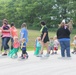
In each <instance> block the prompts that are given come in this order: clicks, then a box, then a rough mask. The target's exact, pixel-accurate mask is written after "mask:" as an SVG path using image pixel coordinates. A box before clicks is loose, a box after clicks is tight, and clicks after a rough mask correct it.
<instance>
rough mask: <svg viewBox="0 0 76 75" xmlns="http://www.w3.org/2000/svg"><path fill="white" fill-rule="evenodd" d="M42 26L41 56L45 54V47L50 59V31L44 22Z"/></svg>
mask: <svg viewBox="0 0 76 75" xmlns="http://www.w3.org/2000/svg"><path fill="white" fill-rule="evenodd" d="M41 26H42V28H41V30H40V32H41V43H42V48H41V52H40V54H41V56H42V54H43V49H44V46H45V47H46V49H47V54H46V57H48V56H49V50H48V41H49V37H48V29H47V27H46V24H45V22H44V21H42V22H41Z"/></svg>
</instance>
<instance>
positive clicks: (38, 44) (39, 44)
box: [34, 37, 41, 56]
mask: <svg viewBox="0 0 76 75" xmlns="http://www.w3.org/2000/svg"><path fill="white" fill-rule="evenodd" d="M35 46H36V50H35V52H34V55H36V56H38V55H39V53H40V50H41V37H37V39H36V45H35Z"/></svg>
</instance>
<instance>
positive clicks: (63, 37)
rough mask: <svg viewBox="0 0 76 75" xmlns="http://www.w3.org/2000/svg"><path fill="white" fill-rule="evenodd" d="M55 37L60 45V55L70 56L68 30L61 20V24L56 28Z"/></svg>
mask: <svg viewBox="0 0 76 75" xmlns="http://www.w3.org/2000/svg"><path fill="white" fill-rule="evenodd" d="M57 38H58V40H59V42H60V46H61V56H62V57H65V54H66V56H67V57H70V31H69V30H68V28H67V27H66V28H65V23H64V22H61V25H60V27H59V29H58V30H57ZM65 50H66V53H65Z"/></svg>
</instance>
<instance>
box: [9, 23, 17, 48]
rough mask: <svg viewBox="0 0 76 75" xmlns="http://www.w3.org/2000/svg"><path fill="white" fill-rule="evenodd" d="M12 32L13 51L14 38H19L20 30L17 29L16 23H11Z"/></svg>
mask: <svg viewBox="0 0 76 75" xmlns="http://www.w3.org/2000/svg"><path fill="white" fill-rule="evenodd" d="M10 32H11V49H13V41H14V37H18V30H17V28H16V27H15V24H14V22H12V23H11V27H10Z"/></svg>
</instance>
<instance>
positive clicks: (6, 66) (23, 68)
mask: <svg viewBox="0 0 76 75" xmlns="http://www.w3.org/2000/svg"><path fill="white" fill-rule="evenodd" d="M28 53H29V58H28V59H27V60H20V59H11V58H9V57H7V56H6V57H2V56H0V75H76V55H71V56H72V57H71V58H60V52H59V53H58V55H50V57H48V58H45V57H42V58H40V57H35V56H34V55H33V52H28Z"/></svg>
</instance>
